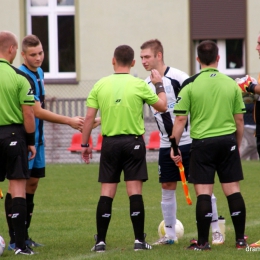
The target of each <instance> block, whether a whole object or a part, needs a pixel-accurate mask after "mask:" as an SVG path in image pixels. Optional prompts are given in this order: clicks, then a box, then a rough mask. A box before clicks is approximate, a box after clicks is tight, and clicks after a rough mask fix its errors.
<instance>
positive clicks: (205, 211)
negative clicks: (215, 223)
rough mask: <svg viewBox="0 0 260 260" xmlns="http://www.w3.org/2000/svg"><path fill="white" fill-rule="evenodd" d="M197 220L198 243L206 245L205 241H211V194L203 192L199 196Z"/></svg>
mask: <svg viewBox="0 0 260 260" xmlns="http://www.w3.org/2000/svg"><path fill="white" fill-rule="evenodd" d="M196 220H197V230H198V245H205V243H206V242H208V241H209V228H210V223H211V220H212V206H211V197H210V195H206V194H202V195H199V196H198V197H197V205H196Z"/></svg>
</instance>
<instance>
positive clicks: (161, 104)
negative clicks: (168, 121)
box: [150, 70, 167, 112]
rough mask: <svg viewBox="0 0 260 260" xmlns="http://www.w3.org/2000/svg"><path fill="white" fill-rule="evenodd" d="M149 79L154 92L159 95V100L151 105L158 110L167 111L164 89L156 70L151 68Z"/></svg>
mask: <svg viewBox="0 0 260 260" xmlns="http://www.w3.org/2000/svg"><path fill="white" fill-rule="evenodd" d="M150 78H151V81H152V83H153V84H154V86H155V91H156V94H157V95H158V97H159V100H158V101H157V102H156V103H154V104H152V105H151V106H152V107H153V108H154V109H156V110H157V111H160V112H166V111H167V97H166V94H165V90H164V87H163V82H162V77H161V75H160V73H159V72H158V71H157V70H151V76H150Z"/></svg>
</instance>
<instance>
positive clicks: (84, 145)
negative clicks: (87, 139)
mask: <svg viewBox="0 0 260 260" xmlns="http://www.w3.org/2000/svg"><path fill="white" fill-rule="evenodd" d="M81 147H89V144H81Z"/></svg>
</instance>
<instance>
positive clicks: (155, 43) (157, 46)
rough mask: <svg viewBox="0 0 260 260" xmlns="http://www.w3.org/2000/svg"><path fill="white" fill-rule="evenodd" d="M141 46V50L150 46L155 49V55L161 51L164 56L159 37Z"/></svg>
mask: <svg viewBox="0 0 260 260" xmlns="http://www.w3.org/2000/svg"><path fill="white" fill-rule="evenodd" d="M140 48H141V50H143V49H148V48H150V49H151V50H152V51H153V53H154V56H155V55H157V53H158V52H161V53H162V57H163V46H162V43H161V42H160V41H159V40H158V39H152V40H149V41H146V42H144V43H143V44H142V45H141V47H140Z"/></svg>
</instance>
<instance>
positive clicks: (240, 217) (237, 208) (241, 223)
mask: <svg viewBox="0 0 260 260" xmlns="http://www.w3.org/2000/svg"><path fill="white" fill-rule="evenodd" d="M227 200H228V206H229V212H230V214H231V218H232V222H233V225H234V229H235V233H236V240H238V239H244V233H245V223H246V206H245V202H244V199H243V197H242V195H241V193H240V192H236V193H233V194H231V195H229V196H227Z"/></svg>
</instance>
